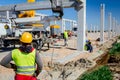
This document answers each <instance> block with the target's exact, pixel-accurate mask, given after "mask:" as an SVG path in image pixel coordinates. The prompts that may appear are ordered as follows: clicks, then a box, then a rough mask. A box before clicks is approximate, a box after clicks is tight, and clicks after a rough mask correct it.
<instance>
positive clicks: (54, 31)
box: [50, 25, 60, 38]
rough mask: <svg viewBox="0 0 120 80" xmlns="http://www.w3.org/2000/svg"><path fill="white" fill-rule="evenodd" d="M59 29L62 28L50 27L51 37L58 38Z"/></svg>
mask: <svg viewBox="0 0 120 80" xmlns="http://www.w3.org/2000/svg"><path fill="white" fill-rule="evenodd" d="M59 28H60V26H59V25H51V26H50V31H51V32H50V33H51V36H52V37H54V38H55V37H56V36H57V35H58V33H59Z"/></svg>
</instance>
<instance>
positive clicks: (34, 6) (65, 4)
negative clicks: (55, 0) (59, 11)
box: [0, 1, 82, 12]
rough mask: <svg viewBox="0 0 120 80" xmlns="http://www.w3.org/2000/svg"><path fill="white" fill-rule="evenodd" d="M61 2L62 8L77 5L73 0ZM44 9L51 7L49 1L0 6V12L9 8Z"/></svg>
mask: <svg viewBox="0 0 120 80" xmlns="http://www.w3.org/2000/svg"><path fill="white" fill-rule="evenodd" d="M81 3H82V2H81ZM62 4H63V5H62V7H63V8H70V7H75V5H78V4H76V3H75V1H68V2H65V1H64V2H63V3H62ZM78 7H79V6H78ZM46 9H51V3H50V1H40V2H35V3H23V4H13V5H7V6H0V11H1V12H2V11H11V10H15V11H26V10H46Z"/></svg>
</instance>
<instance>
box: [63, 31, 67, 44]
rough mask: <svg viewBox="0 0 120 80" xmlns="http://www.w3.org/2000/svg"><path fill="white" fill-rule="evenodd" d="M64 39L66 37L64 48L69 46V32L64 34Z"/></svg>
mask: <svg viewBox="0 0 120 80" xmlns="http://www.w3.org/2000/svg"><path fill="white" fill-rule="evenodd" d="M63 37H64V46H68V32H67V31H66V30H65V32H64V33H63Z"/></svg>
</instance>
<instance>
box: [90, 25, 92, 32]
mask: <svg viewBox="0 0 120 80" xmlns="http://www.w3.org/2000/svg"><path fill="white" fill-rule="evenodd" d="M90 32H91V33H92V24H91V25H90Z"/></svg>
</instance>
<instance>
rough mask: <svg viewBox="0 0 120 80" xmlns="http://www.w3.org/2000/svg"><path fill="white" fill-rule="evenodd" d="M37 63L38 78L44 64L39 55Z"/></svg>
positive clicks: (37, 55) (37, 54)
mask: <svg viewBox="0 0 120 80" xmlns="http://www.w3.org/2000/svg"><path fill="white" fill-rule="evenodd" d="M36 63H37V70H36V76H38V75H39V73H40V72H41V71H42V68H43V62H42V59H41V58H40V55H39V53H36Z"/></svg>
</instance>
